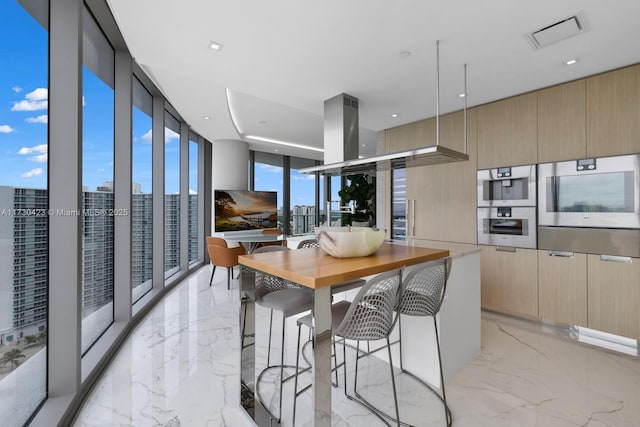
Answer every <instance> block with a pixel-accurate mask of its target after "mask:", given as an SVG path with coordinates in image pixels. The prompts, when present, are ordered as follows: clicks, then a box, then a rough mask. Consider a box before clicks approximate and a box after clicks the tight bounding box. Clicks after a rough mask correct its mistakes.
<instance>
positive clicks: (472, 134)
mask: <svg viewBox="0 0 640 427" xmlns="http://www.w3.org/2000/svg"><path fill="white" fill-rule="evenodd" d="M463 123H464V122H463V113H462V112H458V113H455V114H449V115H447V116H446V118H445V120H443V121H442V123H441V125H442V127H441V144H443V145H444V143H445V141H447V146H448V147H450V148H454V149H457V150H460V151H463V150H464V147H463V139H464V138H463V136H464V132H463ZM475 129H476V112H475V110H470V111H468V112H467V132H468V134H467V141H468V154H469V160H468V161H462V162H455V163H447V164H441V165H432V166H422V167H413V168H408V169H407V170H406V183H407V187H406V197H407V201H408V211H409V212H407V237H408V238H421V239H430V240H442V241H449V242H460V243H471V244H475V243H476V242H477V232H476V206H477V203H476V193H477V191H476V169H477V163H476V158H477V157H476V152H477V150H476V147H477V145H476V131H475Z"/></svg>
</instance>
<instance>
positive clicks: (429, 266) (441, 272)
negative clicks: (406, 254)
mask: <svg viewBox="0 0 640 427" xmlns="http://www.w3.org/2000/svg"><path fill="white" fill-rule="evenodd" d="M451 264H452V260H451V257H447V258H444V259H439V260H436V261H431V262H427V263H424V264H421V265H419V266H417V267H416V268H415V269H413V270H412V271H410V272H409V273H408V274H407V276H406V277H405V278H404V279H403V281H402V297H401V299H400V304H399V305H398V309H397V311H398V314H400V315H405V316H423V317H431V318H432V319H433V327H434V331H435V336H436V347H437V349H438V365H439V367H440V388H441V391H442V396H441V395H440V394H438V392H437V390H435V389H434V388H433V387H432V386H431V385H430V384H427V383H426V382H424V381H423V380H421V379H420V378H418V377H416V376H415V375H413V374H412V373H411V372H409V371H407V370H406V369H404V367H403V365H402V319H401V316H398V332H399V336H400V338H399V343H400V368H401V369H402V372H403V373H405V374H407V375H409V376H410V377H412V378H413V379H415V380H416V381H418V382H420V383H421V384H423V385H424V386H426V387H427V388H428V389H429V390H431V392H433V393H434V394H435V395H436V396H438V398H439V399H440V400H441V401H442V403H443V405H444V413H445V419H446V422H447V426H451V423H452V422H453V419H452V416H451V410H450V409H449V406H448V405H447V395H446V392H445V387H444V375H443V374H442V357H441V355H440V337H439V335H438V320H437V315H438V313H439V312H440V308H441V307H442V302H443V301H444V297H445V294H446V290H447V281H448V279H449V274H450V273H451Z"/></svg>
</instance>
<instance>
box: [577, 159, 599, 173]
mask: <svg viewBox="0 0 640 427" xmlns="http://www.w3.org/2000/svg"><path fill="white" fill-rule="evenodd" d="M576 170H577V171H578V172H582V171H592V170H596V159H580V160H576Z"/></svg>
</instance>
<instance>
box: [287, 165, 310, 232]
mask: <svg viewBox="0 0 640 427" xmlns="http://www.w3.org/2000/svg"><path fill="white" fill-rule="evenodd" d="M311 166H315V161H314V160H309V159H301V158H298V157H291V171H290V175H289V177H290V179H291V181H290V186H289V188H290V191H291V195H290V197H289V200H290V204H291V206H290V211H291V215H290V218H291V224H290V228H289V229H290V230H291V234H294V235H295V234H307V233H311V232H313V229H314V227H315V225H316V176H315V175H312V174H304V173H299V172H298V169H301V168H307V167H311Z"/></svg>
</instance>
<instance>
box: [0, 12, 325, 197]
mask: <svg viewBox="0 0 640 427" xmlns="http://www.w3.org/2000/svg"><path fill="white" fill-rule="evenodd" d="M25 34H28V37H25V36H24V35H25ZM0 44H2V49H0V63H1V64H2V66H1V67H0V82H1V86H0V150H1V152H2V156H1V157H0V185H10V186H15V187H27V188H46V187H47V158H48V157H47V156H48V147H47V107H48V90H47V79H48V75H47V73H48V70H47V56H48V52H47V45H48V40H47V32H46V30H45V29H44V28H42V27H41V26H40V25H39V24H38V23H37V22H36V21H35V20H34V19H33V18H32V17H31V16H30V15H29V14H28V13H27V12H26V11H25V10H24V9H23V8H22V7H21V6H20V5H19V3H18V2H15V1H9V2H3V13H2V14H0ZM83 79H84V81H83V86H84V87H83V165H82V173H83V178H82V182H83V185H84V186H86V187H88V188H89V189H90V190H94V189H95V188H96V187H97V186H99V185H101V184H102V183H103V182H105V181H112V180H113V167H114V164H113V90H112V89H111V88H110V87H109V86H108V85H106V84H105V83H104V82H103V81H101V80H100V79H99V78H98V77H96V76H95V75H94V74H93V73H92V72H91V71H90V70H89V69H87V68H84V67H83ZM165 150H166V151H165V155H166V162H165V168H166V174H165V192H166V193H176V192H177V191H178V189H179V181H178V170H179V139H178V135H177V134H175V133H174V132H172V131H170V130H166V131H165ZM189 151H190V154H189V157H190V162H189V188H190V190H191V192H194V191H197V161H196V160H195V159H196V158H197V146H196V144H193V143H190V144H189ZM255 176H256V184H255V186H256V189H257V190H273V191H278V206H282V168H280V167H274V166H269V165H264V164H257V165H256V174H255ZM133 180H134V182H138V183H140V185H141V190H142V192H144V193H149V192H151V118H150V117H149V116H147V115H146V114H145V113H143V112H142V111H140V110H138V109H137V108H134V113H133ZM314 191H315V181H314V178H313V176H309V175H304V174H298V173H297V171H292V174H291V205H292V206H295V205H313V204H314V203H315V200H314Z"/></svg>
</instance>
